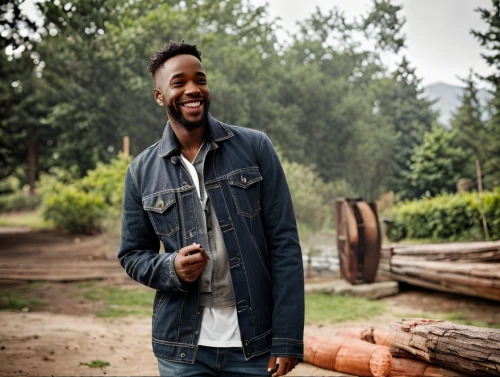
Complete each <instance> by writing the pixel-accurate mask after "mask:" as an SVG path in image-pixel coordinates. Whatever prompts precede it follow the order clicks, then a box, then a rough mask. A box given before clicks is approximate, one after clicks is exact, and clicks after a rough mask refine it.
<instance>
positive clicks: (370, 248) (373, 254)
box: [356, 202, 380, 283]
mask: <svg viewBox="0 0 500 377" xmlns="http://www.w3.org/2000/svg"><path fill="white" fill-rule="evenodd" d="M356 206H357V207H358V211H359V214H360V215H361V219H362V221H363V224H362V225H363V230H364V242H363V243H364V245H362V247H363V249H364V252H363V255H364V257H363V266H362V276H363V281H364V282H365V283H372V282H373V281H374V280H375V277H376V276H377V269H378V264H379V260H380V227H379V225H378V219H377V216H376V212H375V211H374V209H372V207H371V206H370V205H369V204H368V203H366V202H357V203H356Z"/></svg>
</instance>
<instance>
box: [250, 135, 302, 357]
mask: <svg viewBox="0 0 500 377" xmlns="http://www.w3.org/2000/svg"><path fill="white" fill-rule="evenodd" d="M259 167H260V171H261V174H262V177H263V181H262V186H261V187H262V192H261V194H262V196H261V206H262V222H263V225H264V232H265V236H266V243H267V248H268V252H269V258H270V268H271V275H272V281H273V300H274V309H273V339H272V350H271V353H272V355H273V356H290V357H297V358H299V359H303V357H304V356H303V355H304V343H303V336H304V310H305V304H304V267H303V262H302V252H301V248H300V243H299V236H298V232H297V224H296V221H295V214H294V211H293V205H292V199H291V196H290V191H289V189H288V184H287V182H286V178H285V173H284V172H283V168H282V166H281V163H280V161H279V158H278V155H277V153H276V151H275V149H274V147H273V145H272V143H271V141H270V140H269V138H268V137H267V136H266V135H263V136H262V140H261V153H260V158H259Z"/></svg>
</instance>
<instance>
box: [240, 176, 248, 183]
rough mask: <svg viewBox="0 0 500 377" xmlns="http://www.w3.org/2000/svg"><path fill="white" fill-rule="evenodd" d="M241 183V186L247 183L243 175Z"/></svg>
mask: <svg viewBox="0 0 500 377" xmlns="http://www.w3.org/2000/svg"><path fill="white" fill-rule="evenodd" d="M241 182H243V184H245V183H247V179H246V178H245V177H243V175H242V176H241Z"/></svg>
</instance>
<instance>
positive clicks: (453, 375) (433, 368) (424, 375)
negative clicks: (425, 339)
mask: <svg viewBox="0 0 500 377" xmlns="http://www.w3.org/2000/svg"><path fill="white" fill-rule="evenodd" d="M389 377H469V375H468V374H464V373H460V372H457V371H456V370H453V369H450V368H445V367H441V366H439V365H434V364H429V363H426V362H425V361H422V360H417V359H406V358H399V357H393V358H392V366H391V372H390V374H389Z"/></svg>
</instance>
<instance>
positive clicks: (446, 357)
mask: <svg viewBox="0 0 500 377" xmlns="http://www.w3.org/2000/svg"><path fill="white" fill-rule="evenodd" d="M393 329H394V330H395V336H394V340H393V345H394V346H395V347H398V348H400V349H403V350H405V351H407V352H409V353H411V354H412V355H414V356H415V357H417V358H419V359H421V360H424V361H426V362H428V363H435V364H439V365H443V366H446V367H449V368H451V369H454V370H456V371H458V372H460V373H465V374H466V375H469V376H500V329H488V328H482V327H474V326H462V325H456V324H453V323H450V322H445V321H437V320H425V319H407V320H403V321H402V322H400V323H397V324H394V325H393Z"/></svg>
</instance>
